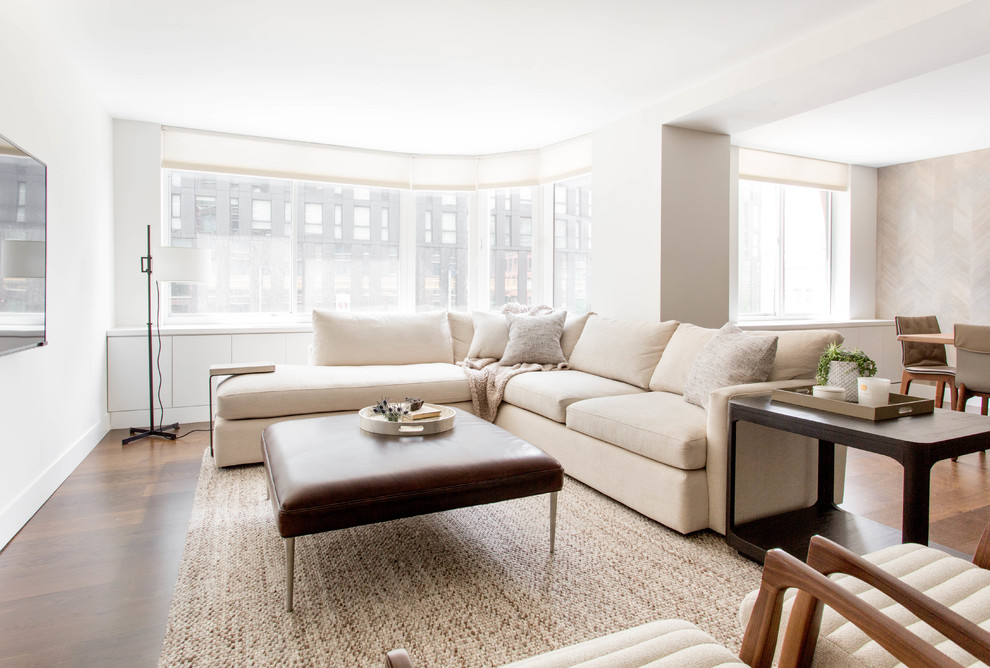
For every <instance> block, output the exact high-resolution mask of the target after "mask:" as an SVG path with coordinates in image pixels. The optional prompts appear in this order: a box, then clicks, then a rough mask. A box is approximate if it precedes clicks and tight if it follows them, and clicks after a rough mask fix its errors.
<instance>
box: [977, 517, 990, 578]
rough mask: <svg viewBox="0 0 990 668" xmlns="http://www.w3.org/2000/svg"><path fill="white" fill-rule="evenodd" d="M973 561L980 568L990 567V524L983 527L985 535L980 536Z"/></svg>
mask: <svg viewBox="0 0 990 668" xmlns="http://www.w3.org/2000/svg"><path fill="white" fill-rule="evenodd" d="M973 563H974V564H976V565H977V566H979V567H980V568H987V569H990V524H987V526H986V528H984V529H983V535H982V536H980V542H979V543H978V544H977V546H976V553H975V554H974V555H973Z"/></svg>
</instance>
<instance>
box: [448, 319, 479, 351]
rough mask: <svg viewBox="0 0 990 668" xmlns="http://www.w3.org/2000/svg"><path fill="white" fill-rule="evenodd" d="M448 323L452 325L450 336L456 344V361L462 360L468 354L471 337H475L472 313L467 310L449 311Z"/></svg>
mask: <svg viewBox="0 0 990 668" xmlns="http://www.w3.org/2000/svg"><path fill="white" fill-rule="evenodd" d="M447 324H448V325H449V326H450V338H451V341H452V342H453V344H454V361H455V362H460V361H461V360H463V359H464V358H465V357H467V356H468V350H470V348H471V339H473V338H474V323H473V322H472V321H471V314H470V313H468V312H466V311H448V312H447Z"/></svg>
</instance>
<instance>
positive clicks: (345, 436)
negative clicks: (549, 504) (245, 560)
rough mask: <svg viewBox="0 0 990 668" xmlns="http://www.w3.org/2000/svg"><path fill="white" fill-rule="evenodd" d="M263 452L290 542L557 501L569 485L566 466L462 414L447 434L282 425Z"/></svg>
mask: <svg viewBox="0 0 990 668" xmlns="http://www.w3.org/2000/svg"><path fill="white" fill-rule="evenodd" d="M455 410H457V409H455ZM261 445H262V448H261V449H262V455H263V457H264V462H265V470H266V472H267V475H268V485H269V489H270V491H271V492H272V493H271V499H272V506H273V508H274V510H275V522H276V525H277V526H278V531H279V534H280V535H281V536H282V537H283V538H289V537H293V536H303V535H306V534H312V533H320V532H322V531H330V530H333V529H343V528H346V527H353V526H359V525H362V524H371V523H373V522H384V521H386V520H394V519H399V518H401V517H411V516H413V515H422V514H424V513H432V512H437V511H440V510H451V509H453V508H463V507H465V506H474V505H478V504H482V503H494V502H496V501H505V500H508V499H515V498H519V497H523V496H531V495H534V494H547V493H549V492H556V491H559V490H560V489H561V487H562V486H563V482H564V469H563V467H561V465H560V463H559V462H557V460H556V459H554V458H553V457H551V456H550V455H548V454H546V453H545V452H543V451H542V450H540V449H539V448H537V447H536V446H535V445H532V444H530V443H528V442H526V441H524V440H522V439H521V438H518V437H516V436H513V435H512V434H510V433H509V432H507V431H505V430H503V429H501V428H500V427H496V426H495V425H493V424H491V423H489V422H486V421H485V420H482V419H481V418H479V417H476V416H474V415H472V414H470V413H467V412H465V411H461V410H457V416H456V418H455V423H454V428H453V429H451V430H450V431H446V432H443V433H440V434H431V435H428V436H402V437H396V436H386V435H380V434H372V433H369V432H366V431H363V430H362V429H361V428H360V426H359V418H358V416H357V415H336V416H331V417H324V418H313V419H308V420H294V421H289V422H278V423H276V424H273V425H271V426H270V427H268V428H267V429H265V431H264V433H263V434H262V443H261Z"/></svg>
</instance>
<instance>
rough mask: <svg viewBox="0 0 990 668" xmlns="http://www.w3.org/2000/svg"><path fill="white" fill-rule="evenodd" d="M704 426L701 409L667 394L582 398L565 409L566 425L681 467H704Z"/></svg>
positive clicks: (706, 448)
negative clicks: (582, 399)
mask: <svg viewBox="0 0 990 668" xmlns="http://www.w3.org/2000/svg"><path fill="white" fill-rule="evenodd" d="M706 425H707V415H706V414H705V411H704V410H703V409H702V408H700V407H699V406H692V405H686V404H685V403H684V401H683V399H682V398H681V396H680V395H679V394H671V393H669V392H645V393H643V394H634V395H627V396H621V397H600V398H598V399H586V400H584V401H578V402H576V403H573V404H571V405H570V406H568V408H567V426H568V427H569V428H570V429H573V430H575V431H579V432H581V433H582V434H587V435H588V436H591V437H593V438H597V439H599V440H602V441H605V442H606V443H611V444H612V445H617V446H619V447H620V448H623V449H625V450H629V451H631V452H635V453H636V454H639V455H643V456H644V457H647V458H649V459H652V460H653V461H656V462H660V463H661V464H667V465H668V466H673V467H675V468H679V469H684V470H693V469H701V468H704V467H705V461H706V459H707V450H708V436H707V431H706Z"/></svg>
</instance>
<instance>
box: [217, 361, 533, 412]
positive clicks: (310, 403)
mask: <svg viewBox="0 0 990 668" xmlns="http://www.w3.org/2000/svg"><path fill="white" fill-rule="evenodd" d="M531 375H542V374H531ZM547 375H551V374H547ZM383 396H387V397H389V398H390V399H394V400H400V401H401V400H402V399H405V398H406V397H419V398H421V399H424V400H426V401H428V402H430V403H438V404H442V403H454V402H458V401H470V400H471V389H470V387H469V386H468V380H467V376H466V375H465V373H464V369H462V368H460V367H458V366H454V365H453V364H403V365H391V366H308V365H294V364H284V365H283V364H280V365H277V366H276V367H275V371H274V372H273V373H255V374H245V375H241V376H232V377H230V378H227V379H226V380H224V381H223V382H221V383H220V385H219V386H218V387H217V415H219V416H220V417H223V418H226V419H228V420H240V419H244V418H267V417H279V416H283V415H304V414H306V413H325V412H330V411H356V410H360V409H362V408H364V407H365V406H370V405H372V404H374V403H376V402H377V401H378V400H380V399H381V398H382V397H383Z"/></svg>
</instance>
